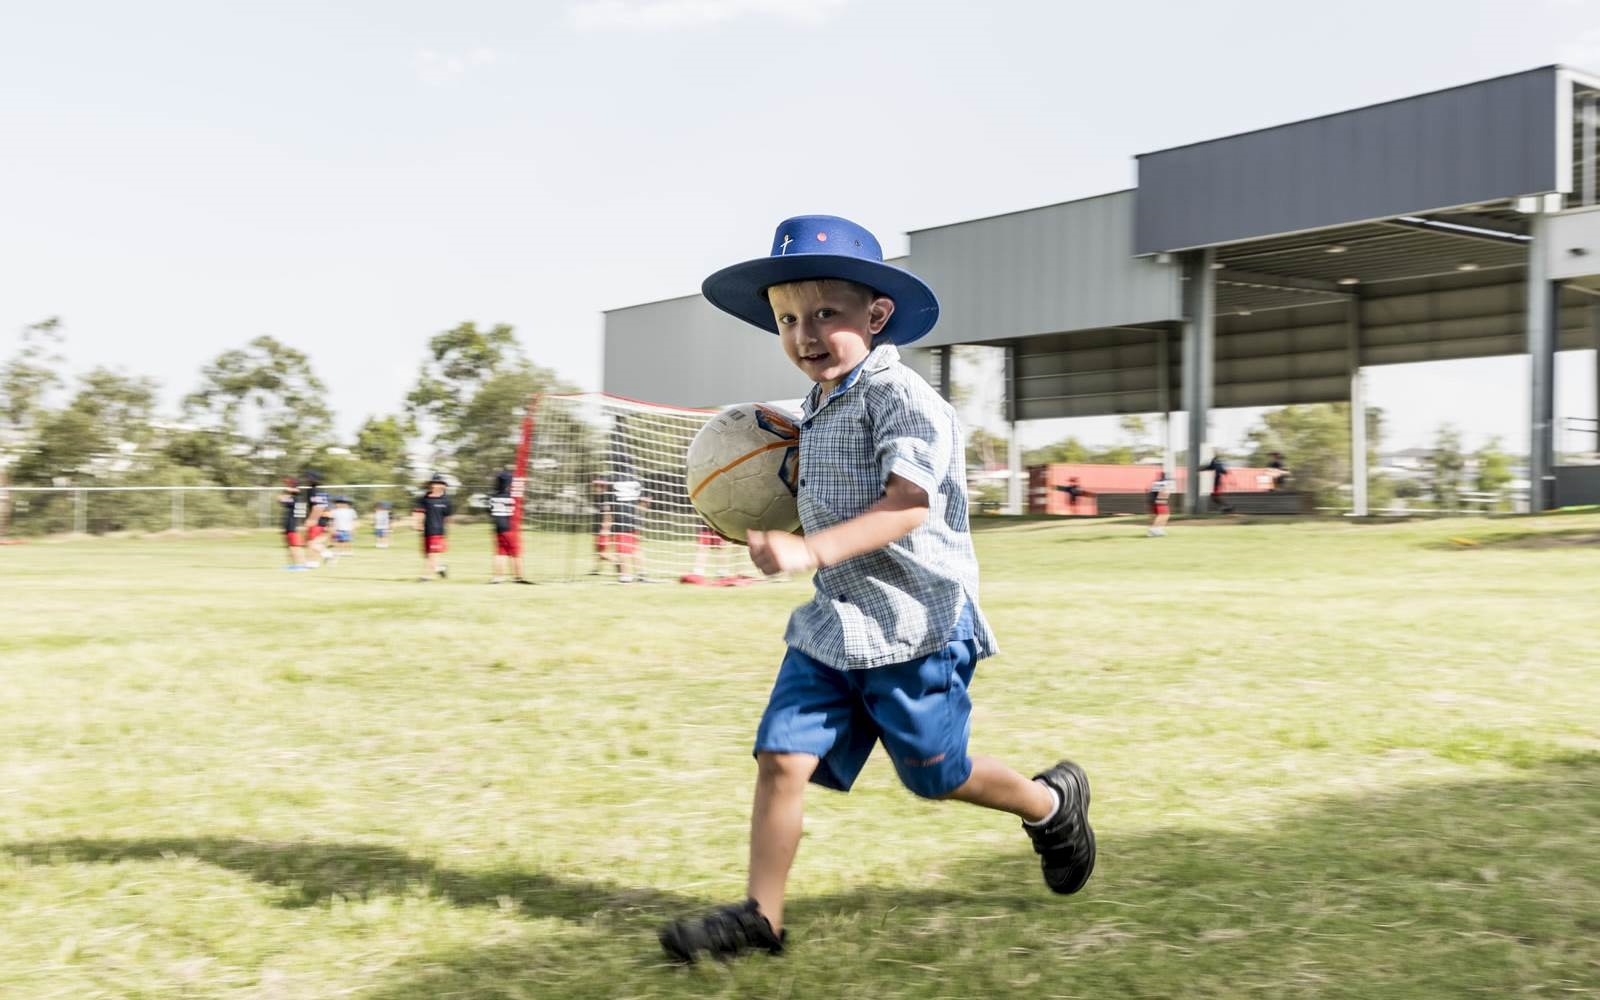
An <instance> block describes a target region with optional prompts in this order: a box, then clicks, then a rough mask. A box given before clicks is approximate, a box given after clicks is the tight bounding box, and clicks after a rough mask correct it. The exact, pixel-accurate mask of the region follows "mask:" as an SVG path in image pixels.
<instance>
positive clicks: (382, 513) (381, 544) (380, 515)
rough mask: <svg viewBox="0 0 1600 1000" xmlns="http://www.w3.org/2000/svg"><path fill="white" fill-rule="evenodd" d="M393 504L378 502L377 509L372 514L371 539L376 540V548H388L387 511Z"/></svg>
mask: <svg viewBox="0 0 1600 1000" xmlns="http://www.w3.org/2000/svg"><path fill="white" fill-rule="evenodd" d="M393 506H394V504H392V503H390V502H389V501H387V500H380V501H378V509H377V510H374V511H373V512H372V537H373V538H375V539H377V547H378V548H380V549H386V548H388V547H389V509H390V508H391V507H393Z"/></svg>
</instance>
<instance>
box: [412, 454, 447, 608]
mask: <svg viewBox="0 0 1600 1000" xmlns="http://www.w3.org/2000/svg"><path fill="white" fill-rule="evenodd" d="M449 485H450V484H449V483H447V482H445V481H444V477H443V476H441V475H439V473H437V472H435V473H434V474H433V478H432V479H430V480H428V492H426V493H424V494H422V495H421V496H419V497H417V501H416V503H415V504H413V505H412V510H411V520H412V522H413V527H416V528H418V529H420V530H421V531H422V558H423V564H424V571H423V574H422V576H419V577H417V581H418V582H419V583H427V582H428V581H429V580H431V579H433V578H434V577H435V576H437V577H438V578H439V579H441V580H443V579H445V578H447V577H448V576H449V575H450V570H449V567H447V566H446V565H445V564H444V554H445V552H446V551H448V549H449V545H448V544H447V543H446V542H445V530H446V522H448V521H449V520H450V516H451V515H452V514H454V513H455V512H456V508H455V504H454V503H452V502H451V500H450V498H449V497H448V496H446V495H445V490H446V489H448V488H449Z"/></svg>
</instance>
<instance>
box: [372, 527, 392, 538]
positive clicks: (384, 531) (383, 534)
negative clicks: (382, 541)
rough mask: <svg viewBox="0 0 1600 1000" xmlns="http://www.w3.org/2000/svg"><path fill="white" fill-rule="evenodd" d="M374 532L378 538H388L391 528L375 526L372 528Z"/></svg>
mask: <svg viewBox="0 0 1600 1000" xmlns="http://www.w3.org/2000/svg"><path fill="white" fill-rule="evenodd" d="M372 533H373V534H374V535H375V536H377V537H378V538H388V537H389V529H388V528H373V529H372Z"/></svg>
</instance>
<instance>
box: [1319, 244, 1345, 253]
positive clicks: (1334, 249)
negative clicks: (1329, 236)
mask: <svg viewBox="0 0 1600 1000" xmlns="http://www.w3.org/2000/svg"><path fill="white" fill-rule="evenodd" d="M1348 249H1350V248H1349V247H1347V246H1343V245H1341V244H1338V243H1335V244H1333V245H1331V246H1326V247H1323V248H1322V252H1323V253H1344V252H1345V251H1346V250H1348Z"/></svg>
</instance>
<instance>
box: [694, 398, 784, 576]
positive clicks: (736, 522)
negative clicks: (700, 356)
mask: <svg viewBox="0 0 1600 1000" xmlns="http://www.w3.org/2000/svg"><path fill="white" fill-rule="evenodd" d="M688 466H689V474H688V485H689V499H690V501H691V502H693V503H694V509H695V510H697V511H699V512H700V516H701V517H703V518H705V520H706V523H707V524H709V525H711V527H712V529H713V530H715V531H716V532H717V533H718V534H719V535H722V536H723V537H724V538H727V539H730V540H731V541H735V542H739V543H741V544H748V543H747V539H746V535H747V533H748V532H751V531H799V530H800V510H799V508H798V506H797V505H796V503H795V489H796V486H797V484H798V483H799V477H800V427H799V425H798V424H797V423H796V422H795V418H794V416H793V415H792V414H789V413H786V412H784V411H783V410H780V409H778V408H777V407H775V406H768V405H767V404H765V403H739V404H738V405H736V406H730V407H728V408H727V409H725V410H723V411H722V412H721V413H719V414H717V415H716V416H714V417H712V418H711V419H710V420H708V421H706V424H705V426H704V427H701V428H700V432H699V433H698V434H696V435H695V436H694V441H692V442H690V444H689V456H688Z"/></svg>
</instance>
